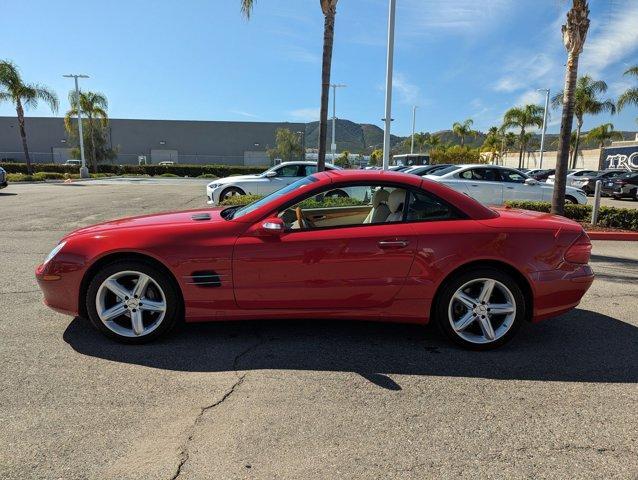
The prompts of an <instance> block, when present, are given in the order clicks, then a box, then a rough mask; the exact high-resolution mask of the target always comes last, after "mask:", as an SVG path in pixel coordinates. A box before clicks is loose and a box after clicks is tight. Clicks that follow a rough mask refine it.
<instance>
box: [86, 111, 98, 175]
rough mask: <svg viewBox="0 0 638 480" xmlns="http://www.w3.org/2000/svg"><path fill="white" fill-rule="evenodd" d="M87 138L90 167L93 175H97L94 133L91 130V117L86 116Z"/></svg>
mask: <svg viewBox="0 0 638 480" xmlns="http://www.w3.org/2000/svg"><path fill="white" fill-rule="evenodd" d="M88 124H89V137H90V138H91V166H92V167H93V173H97V156H96V154H95V131H94V129H93V117H92V116H91V115H88Z"/></svg>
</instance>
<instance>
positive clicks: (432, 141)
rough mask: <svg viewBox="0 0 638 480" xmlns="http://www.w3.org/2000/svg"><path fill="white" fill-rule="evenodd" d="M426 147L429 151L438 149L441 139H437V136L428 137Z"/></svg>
mask: <svg viewBox="0 0 638 480" xmlns="http://www.w3.org/2000/svg"><path fill="white" fill-rule="evenodd" d="M428 145H429V146H430V149H431V150H434V149H436V148H439V147H440V146H441V137H439V136H438V135H430V138H429V139H428Z"/></svg>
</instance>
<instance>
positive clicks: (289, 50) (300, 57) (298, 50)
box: [284, 45, 321, 64]
mask: <svg viewBox="0 0 638 480" xmlns="http://www.w3.org/2000/svg"><path fill="white" fill-rule="evenodd" d="M284 54H285V55H287V56H288V58H289V59H291V60H294V61H296V62H302V63H313V64H318V63H321V57H320V56H319V55H318V54H316V53H314V52H311V51H309V50H306V49H305V48H303V47H299V46H295V45H291V46H289V47H286V49H285V50H284Z"/></svg>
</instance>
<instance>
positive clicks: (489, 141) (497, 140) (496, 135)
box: [481, 127, 503, 163]
mask: <svg viewBox="0 0 638 480" xmlns="http://www.w3.org/2000/svg"><path fill="white" fill-rule="evenodd" d="M502 146H503V142H502V139H501V132H500V131H499V129H498V127H491V128H490V129H489V130H488V132H487V135H486V136H485V140H484V141H483V145H482V146H481V150H482V151H484V152H490V162H492V163H494V160H496V159H498V157H499V156H501V154H502V152H501V149H502Z"/></svg>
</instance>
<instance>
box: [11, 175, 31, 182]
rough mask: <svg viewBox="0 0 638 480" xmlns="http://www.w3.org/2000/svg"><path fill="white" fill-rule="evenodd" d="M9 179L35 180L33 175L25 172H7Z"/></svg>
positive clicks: (13, 180) (14, 180)
mask: <svg viewBox="0 0 638 480" xmlns="http://www.w3.org/2000/svg"><path fill="white" fill-rule="evenodd" d="M7 181H8V182H9V183H11V182H33V181H34V180H33V175H25V174H24V173H7Z"/></svg>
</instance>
